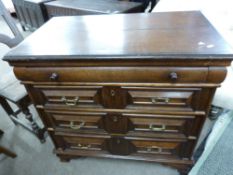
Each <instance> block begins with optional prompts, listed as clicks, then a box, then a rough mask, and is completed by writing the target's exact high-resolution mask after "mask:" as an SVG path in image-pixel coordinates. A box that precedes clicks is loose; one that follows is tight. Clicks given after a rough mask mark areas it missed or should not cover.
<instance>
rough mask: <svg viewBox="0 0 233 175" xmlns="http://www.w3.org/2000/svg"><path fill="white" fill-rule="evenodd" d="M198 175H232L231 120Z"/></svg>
mask: <svg viewBox="0 0 233 175" xmlns="http://www.w3.org/2000/svg"><path fill="white" fill-rule="evenodd" d="M198 175H233V120H231V122H230V123H229V125H228V126H227V128H226V129H225V130H224V132H223V134H222V135H221V137H220V139H219V140H218V142H217V143H216V144H215V146H214V147H213V149H212V151H211V153H210V154H209V156H207V158H206V160H205V161H204V163H203V164H202V166H201V167H200V169H199V172H198Z"/></svg>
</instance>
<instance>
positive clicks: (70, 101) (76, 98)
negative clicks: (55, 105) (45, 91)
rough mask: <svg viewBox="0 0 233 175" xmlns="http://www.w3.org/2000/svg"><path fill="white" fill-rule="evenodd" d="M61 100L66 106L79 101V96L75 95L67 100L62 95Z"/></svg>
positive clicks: (73, 104)
mask: <svg viewBox="0 0 233 175" xmlns="http://www.w3.org/2000/svg"><path fill="white" fill-rule="evenodd" d="M61 101H63V102H64V103H65V104H66V105H67V106H75V105H77V103H78V101H79V97H75V98H74V99H73V100H68V99H67V98H66V97H62V98H61Z"/></svg>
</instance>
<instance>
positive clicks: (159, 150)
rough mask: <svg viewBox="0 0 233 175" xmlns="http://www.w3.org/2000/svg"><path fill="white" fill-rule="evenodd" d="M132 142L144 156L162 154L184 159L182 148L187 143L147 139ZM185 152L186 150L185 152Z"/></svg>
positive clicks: (131, 140)
mask: <svg viewBox="0 0 233 175" xmlns="http://www.w3.org/2000/svg"><path fill="white" fill-rule="evenodd" d="M130 142H131V143H132V144H133V145H134V146H135V148H136V152H137V153H142V154H150V155H153V154H160V155H171V156H178V157H183V156H184V155H182V147H183V145H185V144H186V143H187V142H186V141H178V140H177V141H169V140H168V141H165V140H164V141H162V140H160V141H153V140H149V139H148V140H146V139H142V140H140V139H137V138H135V139H134V138H133V139H130ZM183 151H184V150H183Z"/></svg>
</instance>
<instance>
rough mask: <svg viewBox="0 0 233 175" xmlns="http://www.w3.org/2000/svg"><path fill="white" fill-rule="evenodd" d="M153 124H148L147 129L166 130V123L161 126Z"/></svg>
mask: <svg viewBox="0 0 233 175" xmlns="http://www.w3.org/2000/svg"><path fill="white" fill-rule="evenodd" d="M153 125H154V124H150V125H149V129H150V130H152V131H164V130H166V125H164V124H163V125H161V127H154V126H153Z"/></svg>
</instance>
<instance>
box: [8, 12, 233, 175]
mask: <svg viewBox="0 0 233 175" xmlns="http://www.w3.org/2000/svg"><path fill="white" fill-rule="evenodd" d="M232 53H233V52H232V49H231V48H230V47H229V46H228V45H227V44H226V43H225V41H224V40H223V39H222V38H221V37H220V35H219V34H218V33H217V32H216V31H215V29H214V28H213V27H212V26H211V25H210V23H209V22H208V21H207V20H206V19H205V18H204V17H203V16H202V14H201V13H200V12H173V13H156V14H129V15H110V16H104V15H103V16H83V17H58V18H53V19H52V20H50V21H49V22H48V23H47V24H46V25H44V26H43V27H42V28H40V29H39V30H38V31H36V32H35V33H33V34H32V35H31V36H30V37H28V38H27V39H25V41H24V42H22V43H21V44H20V45H19V46H18V47H16V48H15V49H13V50H12V51H11V52H10V53H8V54H7V55H6V56H5V60H7V61H8V62H9V63H10V64H11V65H12V66H14V72H15V75H16V76H17V77H18V79H20V80H21V82H22V83H23V84H24V85H25V86H26V89H27V90H28V93H29V95H30V97H31V99H32V101H33V103H34V104H35V106H36V108H37V111H38V113H39V115H40V117H41V119H42V121H43V123H44V125H45V126H46V128H47V130H48V132H49V134H50V136H51V138H52V140H53V143H54V145H55V153H56V154H57V155H58V156H59V157H60V158H61V160H69V159H71V158H77V157H79V156H95V157H106V158H120V159H133V160H143V161H151V162H157V163H161V164H165V165H169V166H172V167H175V168H177V169H178V170H180V172H182V173H187V171H188V170H189V168H190V167H191V166H192V165H193V164H194V161H193V158H192V156H193V150H194V147H195V144H196V142H197V140H198V137H199V134H200V132H201V129H202V126H203V123H204V121H205V119H206V116H207V114H208V111H209V108H210V103H211V100H212V97H213V94H214V92H215V89H216V88H217V87H219V86H220V83H221V82H222V81H223V80H224V78H225V76H226V69H225V66H228V65H229V64H230V62H231V59H232V58H233V54H232Z"/></svg>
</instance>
